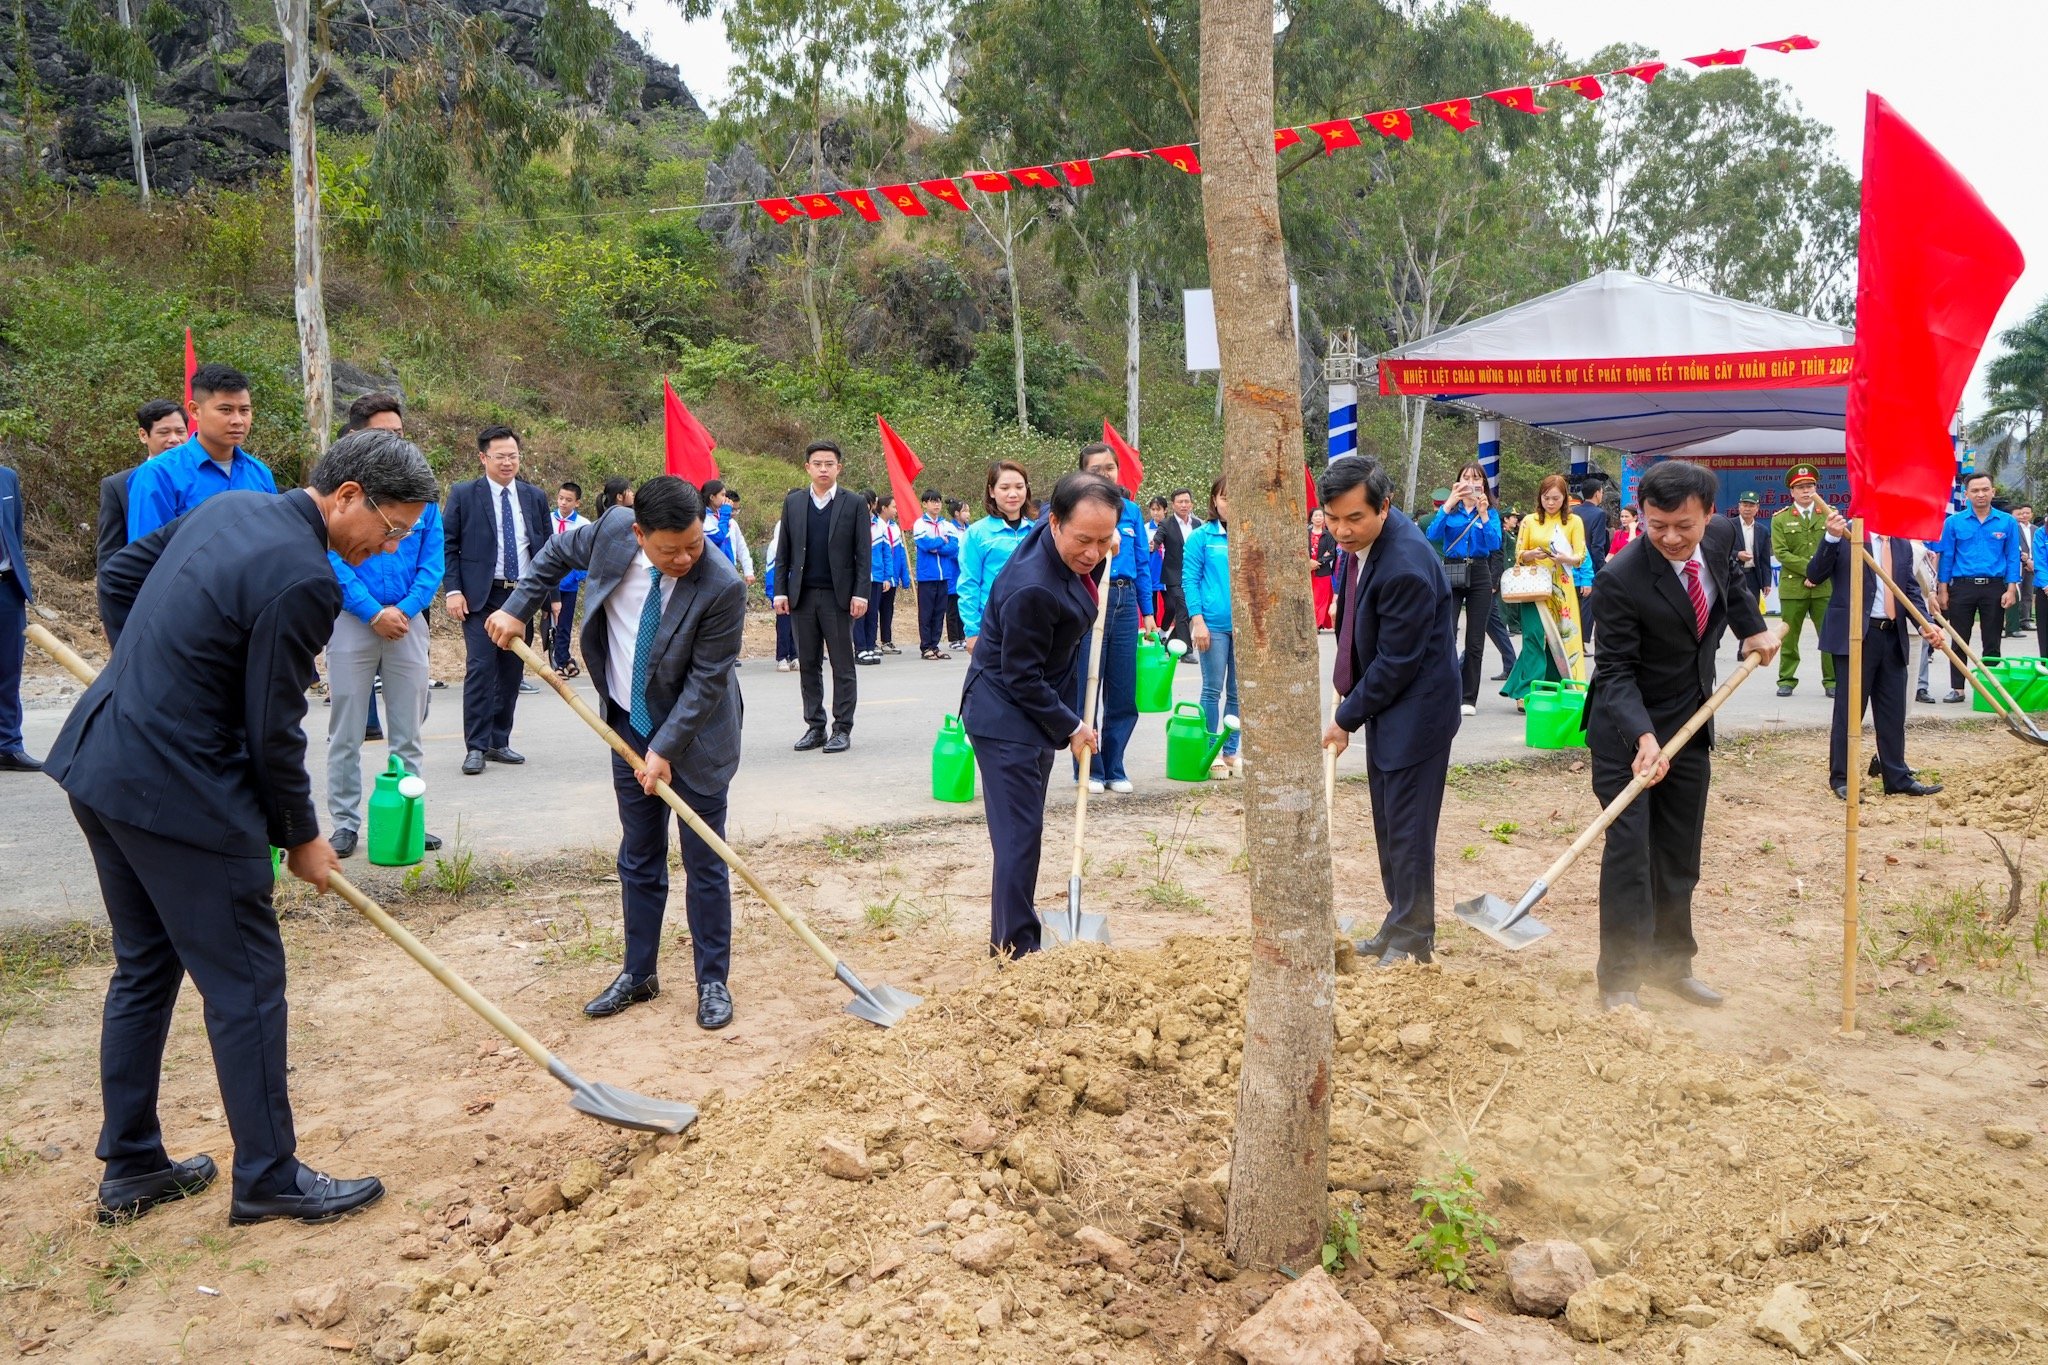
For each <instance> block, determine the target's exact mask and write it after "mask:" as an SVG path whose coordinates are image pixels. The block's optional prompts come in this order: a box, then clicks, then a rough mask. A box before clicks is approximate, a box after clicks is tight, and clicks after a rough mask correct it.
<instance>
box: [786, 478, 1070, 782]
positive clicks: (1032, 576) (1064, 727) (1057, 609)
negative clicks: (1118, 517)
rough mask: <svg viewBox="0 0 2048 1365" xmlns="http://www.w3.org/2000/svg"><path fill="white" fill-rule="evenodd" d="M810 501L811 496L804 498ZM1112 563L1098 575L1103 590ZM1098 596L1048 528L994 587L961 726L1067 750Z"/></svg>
mask: <svg viewBox="0 0 2048 1365" xmlns="http://www.w3.org/2000/svg"><path fill="white" fill-rule="evenodd" d="M806 496H808V494H807V495H806ZM1108 566H1109V561H1107V560H1104V561H1103V563H1102V565H1101V567H1099V568H1098V569H1097V570H1096V576H1095V581H1096V583H1097V584H1098V586H1099V587H1100V588H1101V589H1103V590H1106V589H1107V583H1106V581H1105V575H1106V574H1107V572H1108ZM1095 603H1096V599H1095V596H1094V594H1092V593H1090V592H1089V591H1088V585H1087V584H1085V583H1083V582H1082V581H1081V576H1080V575H1079V574H1077V573H1075V572H1074V571H1073V570H1072V569H1070V568H1068V567H1067V564H1066V561H1065V560H1063V559H1061V558H1060V555H1059V551H1058V550H1057V549H1055V548H1054V547H1053V541H1052V532H1051V530H1050V529H1048V527H1047V525H1046V523H1044V522H1040V523H1039V524H1038V525H1037V526H1035V527H1033V528H1032V530H1031V534H1030V535H1027V536H1026V537H1024V542H1023V543H1022V544H1021V545H1019V546H1018V547H1017V553H1016V554H1014V555H1012V556H1010V562H1009V563H1007V564H1005V565H1004V566H1003V571H1002V572H1001V573H999V574H997V575H996V581H995V586H994V587H993V588H991V589H989V594H988V606H987V607H986V608H985V609H984V610H983V611H982V614H981V635H980V637H979V638H978V639H977V640H976V641H975V645H974V655H973V657H972V658H971V659H970V660H969V661H968V664H967V680H966V682H964V683H963V684H961V687H960V723H961V725H962V726H963V727H964V728H965V729H966V731H967V733H968V734H970V735H973V736H974V737H976V738H977V739H1000V740H1007V741H1008V742H1010V743H1012V744H1032V745H1037V746H1038V747H1040V748H1048V749H1063V748H1065V747H1066V744H1067V739H1068V737H1069V736H1071V735H1072V734H1073V733H1074V727H1075V726H1077V725H1079V724H1080V723H1081V717H1080V716H1079V715H1077V714H1075V712H1074V709H1073V708H1072V707H1071V706H1069V705H1068V704H1067V698H1068V697H1070V696H1071V695H1073V692H1074V673H1075V670H1076V667H1077V666H1078V665H1079V663H1080V654H1081V637H1082V636H1084V635H1086V634H1087V633H1088V628H1089V627H1090V626H1092V625H1094V624H1095V614H1096V606H1095Z"/></svg>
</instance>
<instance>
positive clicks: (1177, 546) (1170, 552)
mask: <svg viewBox="0 0 2048 1365" xmlns="http://www.w3.org/2000/svg"><path fill="white" fill-rule="evenodd" d="M1194 523H1195V525H1196V526H1200V525H1201V524H1202V519H1201V518H1200V517H1196V518H1194ZM1187 547H1188V538H1187V537H1186V536H1185V535H1183V534H1181V529H1180V520H1179V518H1177V517H1175V516H1174V515H1173V513H1172V511H1171V510H1169V511H1168V512H1167V514H1166V520H1165V521H1163V522H1161V523H1160V524H1159V550H1160V553H1161V554H1163V555H1164V556H1165V559H1164V560H1163V561H1162V562H1161V565H1160V567H1161V568H1162V569H1164V570H1165V572H1166V578H1165V582H1167V583H1171V584H1172V585H1173V586H1174V588H1175V590H1178V589H1179V588H1180V575H1181V552H1182V551H1184V550H1186V549H1187Z"/></svg>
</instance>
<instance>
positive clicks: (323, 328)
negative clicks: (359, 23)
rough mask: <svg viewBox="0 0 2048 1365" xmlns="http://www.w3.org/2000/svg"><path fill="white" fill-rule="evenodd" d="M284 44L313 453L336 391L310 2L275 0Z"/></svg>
mask: <svg viewBox="0 0 2048 1365" xmlns="http://www.w3.org/2000/svg"><path fill="white" fill-rule="evenodd" d="M274 4H275V7H276V10H277V27H278V32H279V33H280V34H281V35H282V37H283V43H284V88H285V108H286V112H287V114H288V115H289V118H290V134H291V144H292V251H293V261H294V267H295V270H294V275H293V280H292V305H293V310H294V311H295V312H296V313H297V314H298V322H299V370H300V376H301V379H302V380H303V382H304V384H305V392H306V429H307V432H308V434H309V435H310V436H311V437H312V439H313V449H314V450H316V451H324V450H326V449H327V438H328V435H329V434H330V430H331V428H332V427H333V425H334V390H333V388H332V386H331V376H330V373H329V371H330V366H329V363H328V347H327V303H326V298H325V296H324V294H323V293H322V292H321V287H320V259H321V258H320V160H319V157H318V156H317V155H316V153H315V149H314V145H313V96H314V94H315V93H316V92H317V91H318V89H319V86H318V85H317V83H316V82H315V81H314V80H313V70H312V68H313V61H312V57H313V35H312V30H311V27H310V22H309V21H310V17H311V13H310V12H311V8H312V7H311V4H310V3H309V0H274Z"/></svg>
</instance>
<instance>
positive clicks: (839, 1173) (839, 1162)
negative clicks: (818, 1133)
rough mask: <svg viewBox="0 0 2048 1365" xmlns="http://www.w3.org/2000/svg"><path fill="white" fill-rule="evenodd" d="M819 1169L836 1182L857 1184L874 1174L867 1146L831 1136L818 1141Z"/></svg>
mask: <svg viewBox="0 0 2048 1365" xmlns="http://www.w3.org/2000/svg"><path fill="white" fill-rule="evenodd" d="M818 1169H819V1170H821V1171H823V1172H824V1173H825V1174H826V1175H829V1176H831V1177H832V1178H833V1179H835V1180H851V1181H855V1182H859V1181H863V1180H866V1179H867V1178H868V1176H869V1175H871V1174H872V1173H873V1172H872V1171H871V1170H870V1168H869V1166H868V1153H867V1148H866V1146H865V1144H863V1143H861V1142H860V1141H858V1140H857V1139H852V1138H843V1137H831V1136H829V1135H828V1136H826V1137H821V1138H819V1139H818Z"/></svg>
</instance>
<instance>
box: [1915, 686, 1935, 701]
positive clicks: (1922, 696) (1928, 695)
mask: <svg viewBox="0 0 2048 1365" xmlns="http://www.w3.org/2000/svg"><path fill="white" fill-rule="evenodd" d="M1913 700H1914V701H1924V702H1926V703H1928V704H1929V705H1932V704H1933V703H1934V694H1933V693H1932V692H1929V691H1928V690H1927V689H1926V688H1924V687H1923V688H1921V689H1920V690H1919V691H1918V692H1915V693H1914V694H1913Z"/></svg>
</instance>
